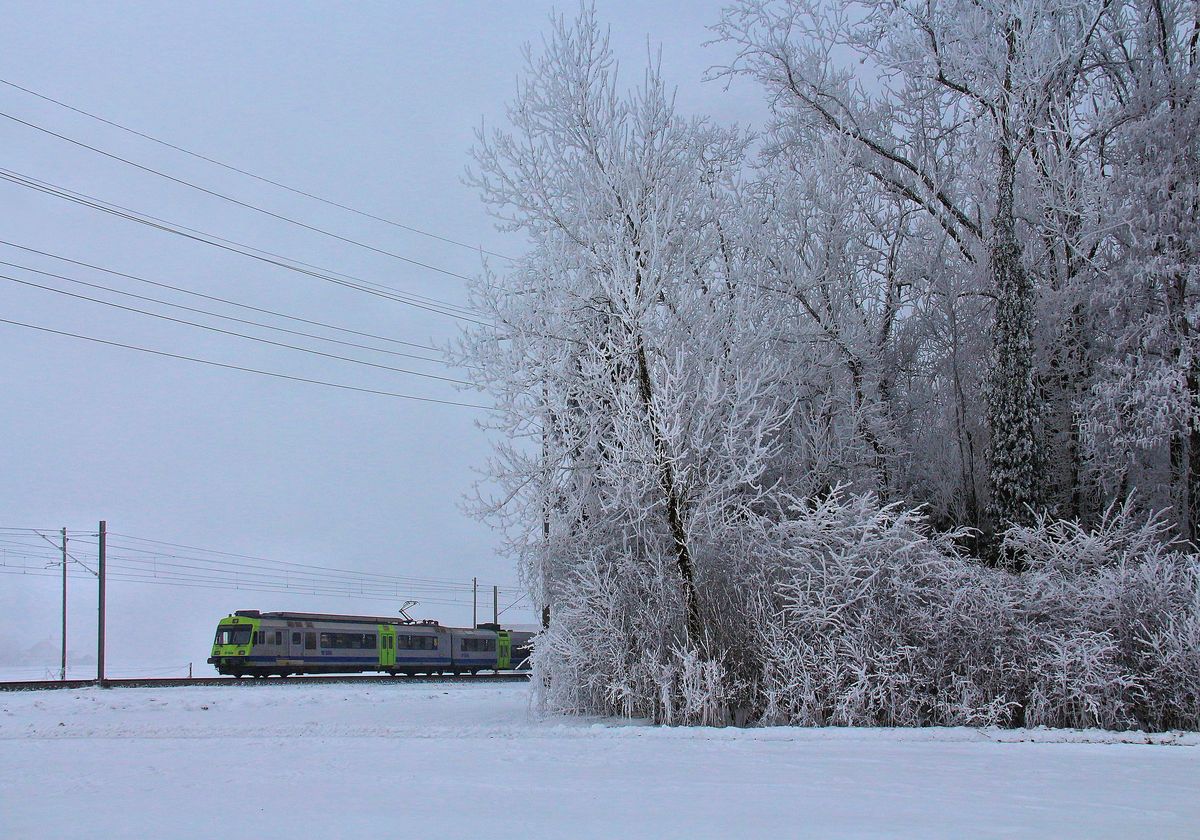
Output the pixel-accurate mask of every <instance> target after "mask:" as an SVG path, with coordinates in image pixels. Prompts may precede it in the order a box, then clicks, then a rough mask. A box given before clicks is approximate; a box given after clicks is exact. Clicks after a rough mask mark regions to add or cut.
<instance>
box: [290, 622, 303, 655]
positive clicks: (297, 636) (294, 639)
mask: <svg viewBox="0 0 1200 840" xmlns="http://www.w3.org/2000/svg"><path fill="white" fill-rule="evenodd" d="M287 633H288V638H287V657H288V659H300V658H301V657H302V656H304V631H302V630H297V629H295V628H293V627H289V628H288V631H287Z"/></svg>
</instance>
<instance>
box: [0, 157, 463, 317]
mask: <svg viewBox="0 0 1200 840" xmlns="http://www.w3.org/2000/svg"><path fill="white" fill-rule="evenodd" d="M0 179H3V180H5V181H8V182H10V183H13V184H16V185H18V186H21V187H24V188H26V189H31V190H34V191H36V192H41V193H44V194H46V195H50V196H53V197H55V198H59V199H62V200H63V201H69V202H72V203H75V204H79V205H81V206H84V207H88V208H90V209H93V210H98V211H100V212H103V213H108V214H110V215H113V216H116V217H117V218H121V219H125V220H127V221H131V222H136V223H138V224H141V225H145V226H146V227H150V228H153V229H155V230H159V231H162V232H164V233H170V234H173V235H176V236H180V237H183V238H185V239H190V240H192V241H194V242H200V243H203V244H205V245H209V246H211V247H214V248H220V249H222V250H225V251H229V252H230V253H234V254H240V255H242V256H244V257H249V258H250V259H254V260H258V261H259V262H264V263H267V264H269V265H275V266H278V267H279V268H283V269H286V270H288V271H293V272H296V273H298V274H304V275H307V276H309V277H314V278H316V279H319V280H325V281H326V282H329V283H333V284H335V285H338V286H342V287H344V288H348V289H353V290H355V291H358V292H362V293H364V294H370V295H374V296H376V297H380V298H383V299H385V300H391V301H394V302H396V303H401V304H404V305H406V306H411V307H414V308H416V309H423V310H425V311H427V312H433V313H436V314H438V315H444V316H447V317H450V318H455V319H457V320H460V321H467V322H470V323H473V324H478V325H481V326H486V324H485V323H484V322H483V321H479V320H477V319H475V318H472V317H470V316H468V315H463V314H460V312H456V311H453V310H461V311H464V312H465V311H470V310H467V309H465V308H463V307H459V306H457V305H456V304H450V303H445V302H443V301H436V302H435V303H432V304H430V303H423V302H421V299H426V300H435V299H432V298H426V297H425V296H424V295H415V294H413V293H410V292H402V291H399V290H396V289H392V288H391V287H388V286H383V285H382V284H379V283H372V282H370V281H365V280H362V279H360V278H354V277H353V276H352V275H347V274H343V273H341V272H335V271H332V270H330V269H323V268H320V267H319V266H317V267H313V266H311V265H310V264H308V263H304V262H302V261H300V260H294V259H291V258H289V257H285V256H282V255H280V254H275V253H273V252H271V251H264V250H262V249H260V248H255V247H253V246H250V245H246V244H244V243H241V242H236V241H234V240H232V239H226V238H224V237H221V236H217V235H215V234H212V233H208V232H205V231H200V230H197V229H195V228H188V227H186V226H184V225H180V224H177V223H174V222H170V221H167V220H164V219H160V218H158V217H156V216H151V215H149V214H147V213H142V212H141V211H138V210H133V209H130V208H128V207H123V206H122V205H119V204H114V203H112V202H109V201H105V200H103V199H99V198H96V197H94V196H89V195H87V194H85V193H80V192H76V191H74V190H71V189H68V188H66V187H61V186H59V185H57V184H52V183H50V182H48V181H43V180H40V179H37V178H33V177H31V176H28V175H24V174H22V173H20V172H14V171H13V170H8V169H0ZM305 266H309V267H305ZM344 277H351V279H350V280H344V279H341V278H344ZM372 287H374V288H372Z"/></svg>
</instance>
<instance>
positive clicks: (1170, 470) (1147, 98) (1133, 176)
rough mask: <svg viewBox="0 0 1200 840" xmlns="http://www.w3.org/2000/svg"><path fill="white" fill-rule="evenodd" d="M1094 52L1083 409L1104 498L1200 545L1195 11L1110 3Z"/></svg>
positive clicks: (1199, 13) (1190, 6)
mask: <svg viewBox="0 0 1200 840" xmlns="http://www.w3.org/2000/svg"><path fill="white" fill-rule="evenodd" d="M1101 31H1102V38H1101V40H1100V43H1099V44H1098V46H1097V49H1096V51H1095V56H1094V59H1093V60H1094V61H1095V64H1096V66H1097V79H1096V86H1097V89H1098V90H1100V91H1102V92H1103V93H1104V94H1106V100H1107V107H1106V108H1105V109H1104V111H1103V112H1102V114H1101V120H1100V123H1099V126H1098V129H1097V134H1098V141H1099V143H1100V149H1099V155H1100V167H1101V174H1102V175H1103V176H1104V178H1105V180H1106V181H1107V183H1108V190H1107V198H1108V204H1107V206H1106V208H1105V209H1106V210H1107V212H1108V214H1109V217H1108V218H1109V227H1110V229H1111V232H1112V234H1111V235H1112V238H1111V241H1110V243H1109V245H1110V248H1109V250H1108V251H1107V253H1106V254H1105V255H1104V256H1106V257H1107V264H1106V268H1107V270H1108V278H1107V280H1108V282H1106V283H1104V284H1102V285H1100V286H1098V287H1097V288H1096V290H1095V293H1094V296H1093V300H1094V305H1095V306H1096V308H1097V310H1098V313H1097V314H1098V317H1099V318H1100V321H1101V330H1102V332H1101V335H1100V336H1099V341H1098V343H1099V344H1100V345H1101V350H1102V351H1104V355H1103V357H1102V358H1101V360H1100V367H1101V370H1100V372H1099V375H1098V376H1097V378H1096V380H1095V381H1094V383H1093V385H1092V388H1091V392H1090V395H1089V398H1088V399H1086V400H1084V401H1082V406H1081V407H1082V410H1083V412H1084V414H1085V416H1086V418H1087V426H1086V428H1087V431H1088V436H1089V443H1090V449H1091V453H1092V455H1093V456H1094V458H1095V461H1096V465H1097V470H1098V472H1099V474H1100V476H1101V478H1102V481H1103V484H1104V486H1105V488H1106V490H1107V491H1108V492H1110V493H1113V492H1115V493H1121V492H1126V491H1127V490H1129V489H1134V488H1136V489H1137V490H1139V491H1140V492H1141V493H1143V494H1145V495H1147V496H1148V501H1149V502H1150V504H1151V506H1170V507H1171V508H1172V509H1174V511H1175V513H1176V515H1175V521H1176V523H1177V525H1178V527H1179V529H1180V531H1181V533H1182V534H1184V535H1185V536H1187V537H1188V538H1189V539H1192V540H1197V539H1198V538H1200V353H1198V351H1200V332H1198V330H1200V222H1198V219H1200V91H1198V83H1200V61H1198V46H1197V45H1198V42H1200V4H1198V3H1196V2H1194V0H1193V2H1186V0H1177V1H1176V2H1171V0H1168V2H1129V3H1116V4H1113V6H1112V8H1111V10H1110V11H1109V13H1108V14H1107V15H1106V17H1105V18H1104V20H1103V25H1102V30H1101Z"/></svg>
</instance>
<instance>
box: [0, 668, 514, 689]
mask: <svg viewBox="0 0 1200 840" xmlns="http://www.w3.org/2000/svg"><path fill="white" fill-rule="evenodd" d="M528 680H529V672H527V671H502V672H499V673H495V674H475V675H469V674H463V675H461V676H452V675H448V674H428V675H421V676H404V675H397V676H395V677H393V676H391V675H387V674H383V675H380V674H332V675H309V676H293V677H266V678H262V679H255V678H253V677H244V678H242V679H238V678H237V677H193V678H191V679H188V678H186V677H184V678H182V679H179V678H166V679H163V678H157V677H156V678H141V679H137V678H135V679H120V680H110V679H106V680H104V682H103V685H102V686H101V687H103V688H183V687H186V686H222V685H244V686H257V685H288V684H297V683H303V684H309V685H311V684H313V683H383V684H397V685H402V684H405V683H409V684H411V683H453V682H472V683H475V682H485V683H488V682H528ZM97 685H101V683H100V681H99V680H21V681H14V682H0V691H40V690H44V689H56V688H91V687H93V686H97Z"/></svg>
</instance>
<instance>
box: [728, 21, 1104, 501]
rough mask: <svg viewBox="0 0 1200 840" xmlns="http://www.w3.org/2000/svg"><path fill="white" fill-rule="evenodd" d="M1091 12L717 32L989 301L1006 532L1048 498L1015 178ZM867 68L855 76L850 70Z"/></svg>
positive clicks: (1081, 44)
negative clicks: (959, 265) (948, 249)
mask: <svg viewBox="0 0 1200 840" xmlns="http://www.w3.org/2000/svg"><path fill="white" fill-rule="evenodd" d="M1097 14H1098V10H1097V9H1096V8H1095V7H1092V6H1089V4H1087V3H1079V2H1072V0H1061V2H1054V3H1046V2H1041V0H1039V1H1038V2H1028V0H989V2H986V3H979V2H949V3H936V4H935V3H929V2H904V3H894V2H878V3H876V2H867V3H851V2H845V3H834V4H826V3H817V2H810V1H809V0H782V1H780V0H744V2H741V3H739V4H738V5H736V6H735V7H734V8H733V9H731V10H729V11H727V12H726V13H725V15H724V17H723V18H722V21H721V23H720V24H719V26H718V27H717V30H718V32H720V33H721V35H722V36H723V37H724V38H725V39H726V40H727V41H730V42H732V43H733V44H735V45H736V46H737V48H738V50H739V54H738V58H737V60H736V61H735V62H734V64H733V65H732V69H733V70H734V71H736V72H746V73H750V74H752V75H754V76H755V77H757V78H758V79H760V80H761V81H762V83H763V84H764V85H765V86H766V88H767V90H768V94H769V96H770V97H771V101H772V104H773V107H774V110H775V114H776V119H777V121H778V128H777V131H780V130H782V131H787V132H788V133H789V134H790V137H791V138H793V140H794V141H795V142H803V143H807V144H809V145H813V144H817V143H822V142H830V141H831V140H834V139H836V140H837V141H848V142H849V144H850V145H851V147H852V148H853V150H854V154H853V155H851V156H850V158H849V160H848V164H849V165H851V166H853V167H855V168H857V169H858V170H860V171H861V172H863V173H864V174H865V175H867V176H869V177H870V178H872V179H873V180H874V181H875V182H876V183H877V184H878V185H879V187H880V189H881V190H883V191H885V192H887V193H889V194H891V195H894V196H898V197H900V198H902V199H904V200H906V201H907V202H909V203H910V204H911V205H912V206H913V207H914V208H918V209H919V210H921V211H923V212H924V213H926V214H928V216H929V218H930V219H931V220H932V221H933V222H935V223H936V224H937V225H938V226H940V227H941V228H942V230H943V231H944V233H945V234H946V236H948V237H949V239H950V240H951V241H952V242H953V243H954V244H955V246H956V250H957V254H956V255H955V256H956V258H957V259H958V260H961V261H963V262H965V263H967V264H969V265H970V266H973V267H974V268H975V270H977V271H978V272H980V274H981V277H980V281H981V285H980V291H982V292H984V293H987V294H989V295H990V296H992V298H993V299H994V308H995V315H994V321H993V327H992V334H993V341H992V358H991V365H990V368H991V369H990V374H989V377H988V387H987V389H986V395H987V409H988V410H987V429H988V432H989V434H990V439H989V445H988V448H987V452H988V467H989V477H990V485H991V486H990V491H991V498H992V509H993V511H994V513H995V516H996V519H997V520H998V521H999V522H1006V521H1015V520H1025V519H1026V518H1027V517H1028V516H1030V515H1031V510H1033V509H1034V507H1035V506H1036V505H1038V504H1039V503H1040V502H1041V500H1042V489H1041V482H1040V473H1039V467H1040V463H1039V462H1040V432H1039V424H1040V417H1041V400H1040V397H1039V391H1038V384H1037V381H1036V380H1037V377H1036V370H1035V358H1034V331H1035V319H1036V316H1037V305H1036V304H1037V300H1036V294H1035V288H1034V283H1033V279H1032V278H1031V276H1030V271H1029V268H1028V266H1027V257H1026V255H1025V253H1024V250H1025V249H1024V248H1023V246H1022V233H1021V231H1020V230H1019V227H1020V225H1021V205H1022V203H1023V201H1027V200H1028V197H1024V198H1023V197H1022V196H1020V195H1019V185H1020V183H1021V182H1022V178H1021V175H1022V168H1023V167H1026V166H1028V165H1029V155H1030V149H1031V147H1033V146H1035V145H1036V144H1037V142H1039V138H1038V135H1039V132H1040V130H1041V128H1042V126H1043V125H1044V123H1045V121H1046V119H1047V114H1049V113H1053V111H1054V109H1053V107H1052V106H1051V105H1050V104H1049V103H1052V102H1057V101H1058V100H1059V99H1061V98H1063V97H1064V96H1065V95H1067V92H1069V91H1071V90H1073V89H1074V88H1075V86H1076V85H1077V83H1078V79H1079V76H1080V72H1081V60H1082V56H1083V55H1084V54H1085V53H1086V51H1087V49H1088V45H1089V43H1090V41H1091V38H1092V36H1093V34H1094V31H1095V25H1096V20H1095V18H1096V15H1097ZM852 57H853V58H858V59H859V61H857V62H854V63H853V64H852V63H851V58H852Z"/></svg>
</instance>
